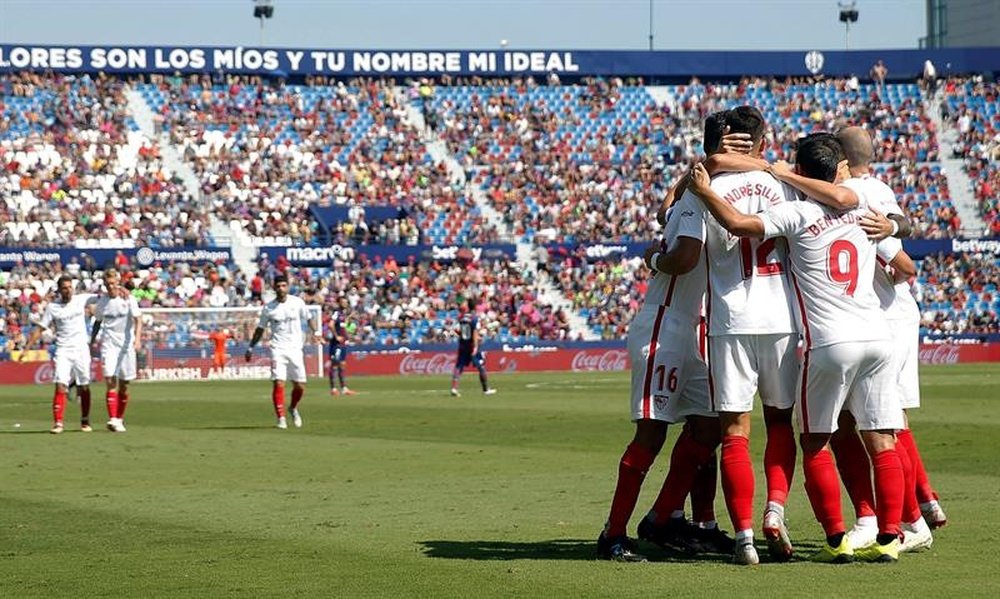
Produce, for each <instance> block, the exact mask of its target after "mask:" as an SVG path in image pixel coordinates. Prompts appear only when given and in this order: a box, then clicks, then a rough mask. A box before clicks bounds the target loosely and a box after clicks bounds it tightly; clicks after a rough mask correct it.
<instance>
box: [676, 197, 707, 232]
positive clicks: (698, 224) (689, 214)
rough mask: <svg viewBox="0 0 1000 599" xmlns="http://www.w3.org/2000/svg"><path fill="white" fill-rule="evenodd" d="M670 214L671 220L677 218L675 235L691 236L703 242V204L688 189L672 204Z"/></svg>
mask: <svg viewBox="0 0 1000 599" xmlns="http://www.w3.org/2000/svg"><path fill="white" fill-rule="evenodd" d="M671 210H672V211H673V212H672V214H671V215H670V218H671V220H673V219H675V218H676V219H677V236H678V237H691V238H693V239H697V240H698V241H700V242H702V243H704V242H705V235H706V233H707V231H706V229H705V206H704V205H703V204H702V203H701V200H699V199H698V198H696V197H695V195H694V194H693V193H691V192H690V191H685V192H684V195H683V196H681V199H680V200H678V202H677V203H676V204H674V206H673V208H671Z"/></svg>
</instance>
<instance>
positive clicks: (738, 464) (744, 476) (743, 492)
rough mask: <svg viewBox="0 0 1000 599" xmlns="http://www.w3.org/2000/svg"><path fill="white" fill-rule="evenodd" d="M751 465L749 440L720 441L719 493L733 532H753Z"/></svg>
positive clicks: (739, 437)
mask: <svg viewBox="0 0 1000 599" xmlns="http://www.w3.org/2000/svg"><path fill="white" fill-rule="evenodd" d="M753 491H754V480H753V465H752V464H751V463H750V439H747V438H746V437H741V436H739V435H726V436H724V437H723V438H722V492H723V493H724V494H725V496H726V507H727V508H728V509H729V517H730V518H731V519H732V521H733V528H735V529H736V532H740V531H743V530H747V529H751V528H753Z"/></svg>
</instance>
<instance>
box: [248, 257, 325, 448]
mask: <svg viewBox="0 0 1000 599" xmlns="http://www.w3.org/2000/svg"><path fill="white" fill-rule="evenodd" d="M273 287H274V292H275V296H276V297H275V299H273V300H271V301H270V302H268V303H267V304H265V305H264V308H263V309H262V310H261V312H260V321H259V322H258V323H257V328H256V329H255V330H254V332H253V339H251V340H250V347H248V348H247V351H246V360H247V361H248V362H249V361H250V358H251V357H252V355H253V348H254V346H255V345H257V343H259V342H260V340H261V337H263V336H264V329H265V328H270V329H271V342H270V346H271V381H272V390H271V401H272V402H273V404H274V413H275V415H276V416H277V417H278V423H277V425H276V426H277V427H278V428H280V429H286V428H288V423H287V421H286V419H285V379H291V381H292V402H291V405H290V410H289V411H290V412H291V416H292V423H293V424H294V425H295V426H296V427H297V428H300V427H301V426H302V415H301V414H300V413H299V410H298V405H299V402H300V401H301V400H302V395H303V394H304V393H305V385H306V381H307V380H308V376H307V374H306V364H305V359H304V356H303V354H302V346H303V344H304V342H305V340H304V338H303V335H302V322H303V321H304V322H306V323H307V324H308V325H309V328H310V330H311V331H312V334H313V337H314V338H315V339H316V340H317V342H320V341H319V338H320V330H319V323H317V322H314V321H313V320H310V319H309V311H308V309H307V306H306V303H305V302H304V301H302V299H301V298H299V297H296V296H294V295H289V294H288V279H287V278H286V277H284V276H281V275H279V276H276V277H275V278H274V284H273Z"/></svg>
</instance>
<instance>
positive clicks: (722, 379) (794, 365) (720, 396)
mask: <svg viewBox="0 0 1000 599" xmlns="http://www.w3.org/2000/svg"><path fill="white" fill-rule="evenodd" d="M798 342H799V336H798V334H796V333H778V334H771V335H717V336H715V337H709V338H708V364H709V371H710V373H711V378H709V392H710V394H711V396H712V404H711V405H712V408H714V409H715V410H717V411H719V412H735V413H738V414H739V413H744V412H751V411H753V396H754V393H757V392H759V393H760V399H761V401H762V402H763V403H764V405H765V406H770V407H773V408H779V409H785V410H787V409H790V408H791V407H792V406H794V405H795V391H794V389H795V388H794V385H795V381H796V380H797V378H798V374H799V359H798V352H797V347H798Z"/></svg>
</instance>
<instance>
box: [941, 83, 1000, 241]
mask: <svg viewBox="0 0 1000 599" xmlns="http://www.w3.org/2000/svg"><path fill="white" fill-rule="evenodd" d="M942 112H944V113H945V114H946V115H947V118H948V122H949V123H950V124H951V125H952V126H953V127H954V128H955V129H956V130H957V131H958V141H957V143H956V144H955V146H954V153H955V156H956V157H959V158H963V159H964V160H965V170H966V172H967V173H968V174H969V177H970V178H971V179H972V181H973V193H974V194H975V197H976V201H977V202H978V203H979V209H980V213H981V214H982V216H983V219H984V220H985V221H986V230H987V231H988V232H989V233H990V234H991V235H1000V166H998V164H1000V86H998V85H997V84H996V83H986V82H984V81H983V80H982V78H981V77H973V78H970V79H949V80H948V81H947V82H946V84H945V86H944V101H943V102H942Z"/></svg>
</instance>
